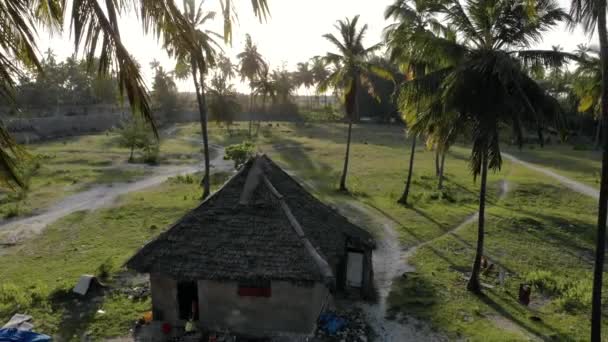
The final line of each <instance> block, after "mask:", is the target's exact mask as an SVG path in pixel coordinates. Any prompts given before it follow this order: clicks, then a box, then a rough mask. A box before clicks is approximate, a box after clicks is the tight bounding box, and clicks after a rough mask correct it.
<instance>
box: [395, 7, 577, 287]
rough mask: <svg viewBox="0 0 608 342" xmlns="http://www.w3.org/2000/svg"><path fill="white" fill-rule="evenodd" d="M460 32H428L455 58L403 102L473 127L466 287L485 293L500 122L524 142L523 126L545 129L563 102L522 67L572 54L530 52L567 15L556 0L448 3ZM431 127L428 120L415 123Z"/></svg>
mask: <svg viewBox="0 0 608 342" xmlns="http://www.w3.org/2000/svg"><path fill="white" fill-rule="evenodd" d="M436 11H437V12H439V13H440V14H441V15H442V16H444V17H445V20H446V22H447V23H448V25H451V26H452V27H454V28H455V29H456V30H457V31H458V32H459V33H460V37H461V40H460V41H459V42H456V41H452V40H449V39H444V38H441V37H436V36H427V37H424V39H423V40H424V41H425V43H426V44H427V45H428V46H429V47H432V49H433V50H434V51H436V52H440V53H442V54H445V55H449V56H450V57H451V59H452V60H453V61H457V62H456V63H453V64H450V65H448V66H446V67H444V68H440V69H438V70H436V71H433V72H431V73H428V74H427V75H426V76H424V77H422V78H417V79H414V80H413V81H410V82H407V83H406V84H405V87H404V89H403V92H404V94H402V95H403V96H402V100H404V101H411V102H414V101H420V100H422V103H424V104H425V106H424V108H423V110H421V111H420V113H422V114H418V115H419V116H420V117H421V119H423V118H424V117H427V118H438V117H441V116H445V115H446V113H454V114H453V115H452V118H451V121H452V122H453V123H454V124H456V123H458V122H464V123H467V124H468V125H470V130H471V136H472V140H473V141H472V153H471V169H472V171H473V175H474V177H475V178H477V176H480V175H481V184H480V191H479V221H478V232H477V248H476V254H475V259H474V263H473V269H472V272H471V277H470V280H469V282H468V284H467V289H468V290H470V291H472V292H474V293H480V292H481V287H480V282H479V273H480V268H481V259H482V256H483V246H484V244H483V242H484V237H485V231H484V228H485V227H484V224H485V197H486V185H487V174H488V169H494V170H497V169H500V167H501V164H502V159H501V156H500V146H499V141H500V140H499V132H500V129H499V127H500V125H502V124H505V123H506V124H510V125H511V126H512V127H513V129H514V131H515V133H516V134H515V137H516V140H517V141H518V142H519V144H520V145H521V142H522V139H523V138H522V135H523V133H522V126H523V125H524V124H530V125H534V127H535V128H537V130H538V133H539V140H541V141H542V140H543V139H542V127H543V126H544V125H545V124H546V122H547V120H549V119H553V118H555V114H556V106H557V104H556V101H555V99H553V98H551V97H550V96H549V95H548V94H547V93H546V92H545V91H544V90H543V89H542V88H541V87H540V86H539V85H538V84H537V83H536V82H535V81H534V80H532V79H531V78H530V77H529V76H528V75H527V73H526V71H525V70H524V68H523V67H522V63H524V64H544V65H546V66H548V67H555V66H558V65H561V63H562V62H563V61H564V59H565V58H566V57H568V55H567V54H564V53H563V52H559V51H538V50H526V48H528V47H529V46H531V45H532V44H533V43H536V42H538V41H539V40H540V37H541V34H542V33H543V32H545V31H546V30H548V29H550V28H551V27H553V26H555V25H556V24H557V23H558V22H559V21H560V20H564V19H566V18H568V15H567V14H566V13H565V12H564V11H563V10H562V9H560V8H559V7H558V6H557V4H556V3H555V1H554V0H537V1H528V2H516V3H513V2H510V1H500V0H494V1H476V0H467V1H464V4H463V3H462V1H459V0H448V1H444V2H442V4H441V5H440V7H439V8H438V9H436ZM415 127H426V125H424V124H421V125H419V126H416V125H414V127H412V128H415ZM419 133H420V131H419Z"/></svg>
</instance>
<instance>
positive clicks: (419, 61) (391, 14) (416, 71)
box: [384, 0, 451, 204]
mask: <svg viewBox="0 0 608 342" xmlns="http://www.w3.org/2000/svg"><path fill="white" fill-rule="evenodd" d="M435 3H436V1H435V2H433V1H429V0H396V1H395V2H394V3H393V4H391V5H389V6H388V7H387V8H386V10H385V12H384V17H385V18H386V19H391V18H392V19H394V20H395V21H396V22H395V23H394V24H391V25H389V26H387V27H386V28H385V30H384V37H385V40H386V42H387V45H388V48H389V54H390V57H391V60H392V61H393V62H396V63H398V64H399V65H400V66H401V67H402V69H405V71H406V74H407V75H408V76H409V77H410V78H417V77H423V76H424V75H425V74H426V71H427V69H429V68H431V67H432V66H434V65H437V64H440V62H439V61H438V59H439V58H438V57H435V58H432V57H431V56H432V55H433V52H432V51H429V50H430V49H429V48H428V45H425V37H427V36H434V35H436V34H437V35H442V36H446V35H449V34H451V32H450V31H448V29H447V28H446V27H444V26H443V25H442V24H441V23H440V22H439V21H438V20H437V19H436V18H435V17H434V16H433V11H434V10H436V9H437V6H436V5H435ZM448 32H449V33H448ZM441 57H443V56H441ZM417 107H418V106H417V105H416V104H415V105H414V107H413V108H411V110H413V111H414V112H417V111H418V109H419V108H417ZM409 133H410V136H411V139H412V145H411V150H410V160H409V167H408V173H407V178H406V181H405V188H404V189H403V193H402V195H401V197H400V198H399V199H398V200H397V202H398V203H400V204H407V199H408V197H409V193H410V186H411V183H412V174H413V172H414V157H415V155H416V141H417V139H418V134H412V133H413V132H411V130H410V132H409ZM441 178H442V177H441ZM441 178H440V179H441ZM440 184H441V181H440Z"/></svg>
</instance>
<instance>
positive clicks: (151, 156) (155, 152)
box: [143, 144, 160, 165]
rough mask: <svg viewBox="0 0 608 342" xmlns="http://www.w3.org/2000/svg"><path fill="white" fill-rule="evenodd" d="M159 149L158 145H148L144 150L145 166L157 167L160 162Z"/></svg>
mask: <svg viewBox="0 0 608 342" xmlns="http://www.w3.org/2000/svg"><path fill="white" fill-rule="evenodd" d="M159 155H160V147H159V146H158V144H152V145H148V146H146V147H145V148H144V155H143V160H144V163H146V164H151V165H157V164H158V163H159V161H160V158H159Z"/></svg>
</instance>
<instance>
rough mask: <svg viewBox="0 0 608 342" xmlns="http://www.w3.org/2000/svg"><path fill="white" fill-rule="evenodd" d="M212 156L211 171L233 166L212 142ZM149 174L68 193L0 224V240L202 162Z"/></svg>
mask: <svg viewBox="0 0 608 342" xmlns="http://www.w3.org/2000/svg"><path fill="white" fill-rule="evenodd" d="M211 148H213V149H215V150H216V157H215V158H213V160H212V161H211V173H216V172H229V171H231V170H232V169H233V163H232V162H231V161H226V160H224V151H223V148H222V147H221V146H217V145H214V146H212V147H211ZM152 169H153V173H152V174H151V175H149V176H147V177H146V178H143V179H140V180H138V181H134V182H130V183H114V184H111V185H99V186H94V187H92V188H91V189H89V190H86V191H83V192H79V193H77V194H74V195H71V196H68V197H67V198H65V199H64V200H62V201H60V202H58V203H56V204H55V205H53V206H51V207H49V208H47V209H46V210H45V211H44V212H43V213H41V214H38V215H35V216H31V217H27V218H23V219H16V220H11V221H8V222H4V223H2V224H0V234H1V236H2V238H0V242H2V243H4V244H14V243H18V242H19V241H22V240H23V239H26V238H28V237H30V236H33V235H36V234H39V233H40V232H41V231H42V230H43V229H44V228H45V227H46V226H47V225H49V224H51V223H53V222H55V221H56V220H58V219H60V218H62V217H64V216H67V215H69V214H71V213H74V212H76V211H80V210H95V209H98V208H101V207H104V206H108V205H111V204H113V203H115V201H116V199H117V198H118V197H119V196H121V195H124V194H127V193H130V192H134V191H140V190H143V189H145V188H149V187H152V186H156V185H159V184H161V183H163V182H164V181H166V180H167V179H168V178H170V177H175V176H177V175H183V174H188V173H194V172H197V171H200V170H202V169H203V166H202V165H199V164H196V165H180V166H159V167H153V168H152Z"/></svg>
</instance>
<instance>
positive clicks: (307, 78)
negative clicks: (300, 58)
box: [295, 62, 315, 109]
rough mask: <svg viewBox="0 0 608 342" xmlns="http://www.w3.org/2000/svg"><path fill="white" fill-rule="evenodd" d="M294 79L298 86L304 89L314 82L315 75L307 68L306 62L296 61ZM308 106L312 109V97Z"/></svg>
mask: <svg viewBox="0 0 608 342" xmlns="http://www.w3.org/2000/svg"><path fill="white" fill-rule="evenodd" d="M295 81H296V83H297V85H298V86H304V88H306V91H308V89H309V88H310V87H312V86H313V85H314V84H315V75H314V73H313V71H312V70H311V69H310V68H309V64H308V62H305V63H298V68H297V70H296V73H295ZM309 107H310V108H311V109H312V99H311V101H310V102H309Z"/></svg>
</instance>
